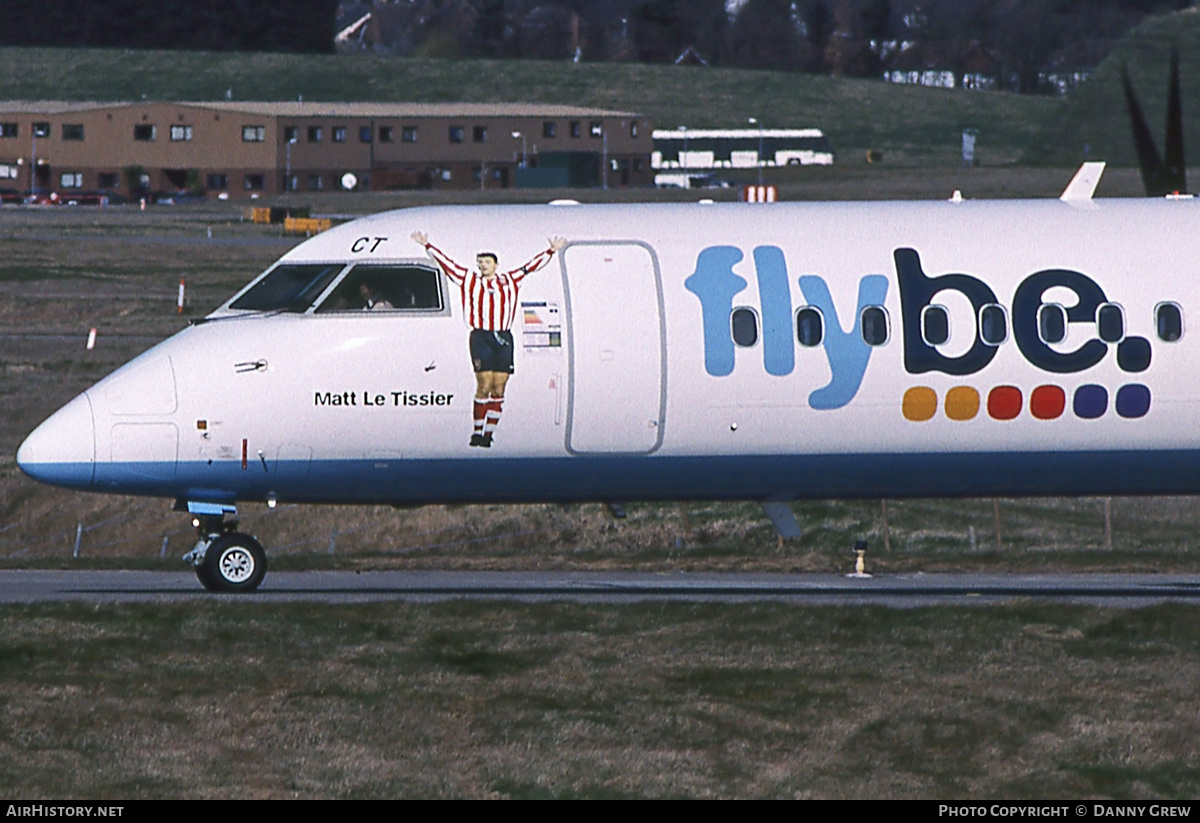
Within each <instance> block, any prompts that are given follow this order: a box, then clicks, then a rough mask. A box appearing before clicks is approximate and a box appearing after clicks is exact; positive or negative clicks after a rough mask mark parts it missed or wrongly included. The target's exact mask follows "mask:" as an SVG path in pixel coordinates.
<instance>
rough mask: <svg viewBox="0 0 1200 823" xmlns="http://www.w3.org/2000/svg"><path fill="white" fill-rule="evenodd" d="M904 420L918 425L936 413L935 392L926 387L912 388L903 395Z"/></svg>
mask: <svg viewBox="0 0 1200 823" xmlns="http://www.w3.org/2000/svg"><path fill="white" fill-rule="evenodd" d="M901 408H902V409H903V410H904V419H905V420H912V421H913V422H915V423H920V422H922V421H925V420H929V419H930V418H932V417H933V415H934V414H935V413H936V412H937V392H935V391H934V390H933V389H931V388H929V387H928V386H913V387H912V388H911V389H909V390H908V391H906V392H905V393H904V402H903V403H902V404H901Z"/></svg>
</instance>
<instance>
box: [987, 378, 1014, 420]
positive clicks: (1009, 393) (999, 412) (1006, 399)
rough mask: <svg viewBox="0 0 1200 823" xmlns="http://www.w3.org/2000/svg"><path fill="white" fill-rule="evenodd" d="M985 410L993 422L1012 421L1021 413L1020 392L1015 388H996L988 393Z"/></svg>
mask: <svg viewBox="0 0 1200 823" xmlns="http://www.w3.org/2000/svg"><path fill="white" fill-rule="evenodd" d="M987 410H988V416H989V417H991V418H992V419H993V420H1012V419H1013V418H1014V417H1016V416H1017V415H1018V414H1020V413H1021V390H1020V389H1018V388H1017V387H1016V386H996V387H995V388H994V389H992V390H991V391H990V392H988V399H987Z"/></svg>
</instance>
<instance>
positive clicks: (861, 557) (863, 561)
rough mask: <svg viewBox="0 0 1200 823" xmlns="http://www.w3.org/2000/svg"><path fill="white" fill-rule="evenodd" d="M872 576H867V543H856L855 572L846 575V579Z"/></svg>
mask: <svg viewBox="0 0 1200 823" xmlns="http://www.w3.org/2000/svg"><path fill="white" fill-rule="evenodd" d="M870 576H871V575H869V574H867V541H866V540H855V541H854V572H853V573H852V574H848V575H846V577H859V578H866V577H870Z"/></svg>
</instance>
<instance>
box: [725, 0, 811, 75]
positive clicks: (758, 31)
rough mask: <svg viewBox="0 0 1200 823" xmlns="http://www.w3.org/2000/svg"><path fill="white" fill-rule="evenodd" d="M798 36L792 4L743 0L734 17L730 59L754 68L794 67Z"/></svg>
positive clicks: (797, 63)
mask: <svg viewBox="0 0 1200 823" xmlns="http://www.w3.org/2000/svg"><path fill="white" fill-rule="evenodd" d="M800 55H801V48H800V35H799V33H798V31H797V30H796V18H795V17H794V16H793V14H792V5H791V3H788V2H785V0H746V2H745V3H744V4H743V5H742V6H741V8H739V9H738V11H737V15H736V16H735V17H734V18H733V27H732V60H733V62H734V63H735V64H736V65H739V66H745V67H746V68H754V69H794V68H796V67H797V66H798V65H799V63H800Z"/></svg>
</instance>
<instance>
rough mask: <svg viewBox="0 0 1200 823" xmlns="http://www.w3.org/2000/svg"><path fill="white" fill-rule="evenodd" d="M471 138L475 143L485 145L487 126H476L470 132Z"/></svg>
mask: <svg viewBox="0 0 1200 823" xmlns="http://www.w3.org/2000/svg"><path fill="white" fill-rule="evenodd" d="M471 136H472V137H473V139H474V140H475V142H476V143H486V142H487V126H476V127H475V128H474V130H473V131H472V135H471Z"/></svg>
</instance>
